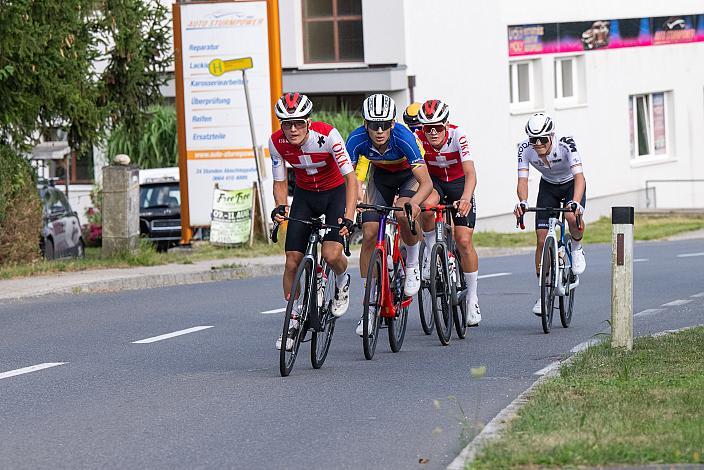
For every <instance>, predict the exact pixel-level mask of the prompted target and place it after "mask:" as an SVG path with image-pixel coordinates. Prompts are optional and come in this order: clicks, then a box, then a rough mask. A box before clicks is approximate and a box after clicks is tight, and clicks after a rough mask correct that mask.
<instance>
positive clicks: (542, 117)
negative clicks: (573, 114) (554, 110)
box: [526, 113, 555, 137]
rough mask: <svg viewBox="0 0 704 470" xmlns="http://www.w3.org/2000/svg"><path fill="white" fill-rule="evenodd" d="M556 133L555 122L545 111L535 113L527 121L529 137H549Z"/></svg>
mask: <svg viewBox="0 0 704 470" xmlns="http://www.w3.org/2000/svg"><path fill="white" fill-rule="evenodd" d="M554 133H555V123H553V122H552V119H551V118H550V116H548V115H547V114H545V113H535V114H534V115H532V116H531V117H530V119H528V122H527V123H526V134H528V137H547V136H549V135H552V134H554Z"/></svg>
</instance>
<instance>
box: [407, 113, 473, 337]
mask: <svg viewBox="0 0 704 470" xmlns="http://www.w3.org/2000/svg"><path fill="white" fill-rule="evenodd" d="M449 117H450V108H449V107H448V106H447V104H445V103H443V102H442V101H440V100H428V101H426V102H425V103H423V105H422V106H421V107H420V110H419V112H418V121H419V122H420V124H421V126H422V127H421V129H420V130H417V131H416V135H417V136H418V138H419V139H420V141H421V143H422V144H423V149H424V150H425V156H424V158H425V162H426V164H427V166H428V172H429V173H430V179H431V180H432V181H433V192H432V193H431V195H430V196H429V197H428V199H426V201H425V204H426V205H435V204H439V203H442V204H454V205H455V206H456V207H457V212H456V213H455V214H454V216H453V222H454V227H455V228H454V237H455V241H456V242H457V247H458V249H459V252H460V256H461V258H462V271H463V273H464V278H465V281H466V282H467V302H468V304H469V310H468V315H467V326H479V322H480V321H481V319H482V316H481V313H480V311H479V299H478V296H477V275H478V270H479V260H478V258H477V251H476V250H475V249H474V245H473V243H472V235H473V234H474V225H475V223H476V220H477V208H476V204H475V201H474V189H475V187H476V186H477V174H476V171H475V169H474V162H473V161H472V156H471V155H470V153H469V142H468V140H467V134H466V133H465V132H464V130H462V129H461V128H459V127H457V126H455V125H453V124H450V123H449V122H448V119H449ZM422 217H423V218H422V224H423V238H424V239H425V246H426V249H425V255H424V258H423V273H422V276H423V278H424V279H426V280H427V279H429V278H430V260H429V256H430V250H431V249H432V247H433V245H434V244H435V223H434V217H433V213H432V212H424V213H423V216H422Z"/></svg>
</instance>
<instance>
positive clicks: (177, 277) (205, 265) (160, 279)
mask: <svg viewBox="0 0 704 470" xmlns="http://www.w3.org/2000/svg"><path fill="white" fill-rule="evenodd" d="M534 249H535V248H532V247H521V248H477V253H478V254H479V257H480V258H486V257H492V256H507V255H513V254H519V253H528V252H530V251H533V250H534ZM283 265H284V256H283V255H275V256H262V257H258V258H227V259H214V260H207V261H198V262H194V263H192V264H165V265H160V266H147V267H136V268H121V269H94V270H88V271H77V272H67V273H59V274H53V275H47V276H33V277H23V278H16V279H9V280H2V281H0V302H8V301H13V300H21V299H26V298H32V297H40V296H45V295H57V294H83V293H98V292H118V291H123V290H131V289H148V288H153V287H167V286H177V285H183V284H199V283H203V282H212V281H226V280H232V279H245V278H250V277H260V276H278V275H280V274H281V273H282V272H283ZM350 266H352V267H356V266H359V250H353V251H352V256H351V257H350Z"/></svg>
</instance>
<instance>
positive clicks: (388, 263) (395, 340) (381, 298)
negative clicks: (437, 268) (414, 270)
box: [357, 204, 413, 360]
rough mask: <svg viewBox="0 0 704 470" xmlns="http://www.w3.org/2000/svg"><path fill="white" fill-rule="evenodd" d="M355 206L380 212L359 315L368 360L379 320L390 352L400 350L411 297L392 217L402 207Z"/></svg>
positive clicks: (372, 351)
mask: <svg viewBox="0 0 704 470" xmlns="http://www.w3.org/2000/svg"><path fill="white" fill-rule="evenodd" d="M357 208H358V209H362V210H372V211H376V213H377V214H379V231H378V233H377V239H376V246H375V247H374V251H373V252H372V254H371V257H370V258H369V268H368V270H367V277H366V280H367V285H366V287H365V289H364V313H363V314H362V322H363V327H362V328H363V332H362V346H363V348H364V357H365V358H366V359H367V360H371V359H372V358H373V357H374V351H375V350H376V343H377V340H378V338H379V329H380V328H381V327H382V326H381V323H382V322H385V324H386V327H387V328H388V330H389V346H390V347H391V351H393V352H398V351H400V350H401V346H402V345H403V339H404V337H405V335H406V323H407V321H408V306H409V305H410V304H411V302H412V300H413V299H412V297H407V296H406V295H405V294H404V293H403V286H404V283H405V281H406V261H405V256H404V254H403V253H402V252H403V249H402V248H401V247H400V235H399V233H398V222H397V221H396V218H395V217H394V212H396V211H402V210H403V209H402V208H400V207H392V206H380V205H376V204H357ZM409 220H410V219H409Z"/></svg>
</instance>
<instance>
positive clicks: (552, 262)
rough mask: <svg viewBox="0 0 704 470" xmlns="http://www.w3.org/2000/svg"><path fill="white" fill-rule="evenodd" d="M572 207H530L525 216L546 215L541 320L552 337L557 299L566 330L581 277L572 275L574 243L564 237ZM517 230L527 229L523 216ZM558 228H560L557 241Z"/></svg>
mask: <svg viewBox="0 0 704 470" xmlns="http://www.w3.org/2000/svg"><path fill="white" fill-rule="evenodd" d="M570 206H571V207H527V206H525V205H522V207H523V212H547V213H548V214H549V219H548V234H547V236H546V237H545V245H544V246H543V252H542V254H541V257H540V320H541V323H542V325H543V332H545V333H546V334H547V333H550V329H551V328H552V317H553V313H554V310H555V297H559V299H558V307H557V308H558V309H559V310H560V322H561V323H562V326H563V327H564V328H567V327H569V326H570V322H571V321H572V313H573V311H574V295H575V289H576V288H577V286H579V276H577V275H576V274H575V273H574V272H573V271H572V239H571V237H570V236H569V235H567V234H566V233H565V217H564V214H565V212H576V210H577V205H576V204H574V203H573V204H571V205H570ZM517 226H520V227H521V230H523V229H525V224H524V223H523V215H521V216H520V217H518V219H517ZM581 226H582V216H581V215H580V214H577V227H581ZM556 227H559V228H560V238H559V240H558V238H557V231H556Z"/></svg>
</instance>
